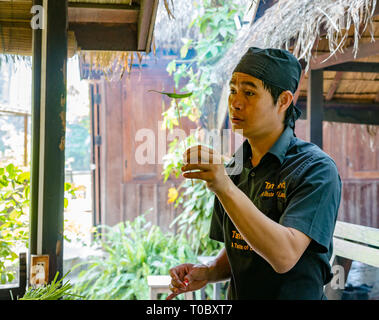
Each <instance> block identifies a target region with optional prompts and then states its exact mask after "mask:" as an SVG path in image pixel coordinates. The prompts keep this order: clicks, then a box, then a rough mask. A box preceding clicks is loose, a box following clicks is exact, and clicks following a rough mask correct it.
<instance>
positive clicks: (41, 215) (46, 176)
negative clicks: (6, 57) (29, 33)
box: [31, 0, 68, 282]
mask: <svg viewBox="0 0 379 320" xmlns="http://www.w3.org/2000/svg"><path fill="white" fill-rule="evenodd" d="M67 7H68V4H67V0H61V1H54V0H43V9H44V10H43V20H44V21H43V29H42V50H41V101H40V135H39V168H38V170H39V175H38V178H39V181H38V195H37V196H38V210H37V211H38V212H37V217H35V216H34V217H33V218H34V220H37V221H36V224H37V228H36V230H33V231H34V233H32V234H31V242H33V243H36V245H35V247H34V248H33V249H34V250H36V253H37V254H38V255H42V254H47V255H49V264H50V265H49V282H50V281H52V279H53V278H54V276H55V274H56V272H57V271H58V272H59V274H60V276H59V277H58V278H61V276H62V273H63V208H64V207H63V199H64V177H65V175H64V165H65V130H66V73H67V29H68V19H67ZM33 196H34V197H35V194H34V195H33ZM33 200H34V201H36V198H34V199H33Z"/></svg>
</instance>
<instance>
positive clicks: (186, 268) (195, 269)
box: [166, 263, 209, 300]
mask: <svg viewBox="0 0 379 320" xmlns="http://www.w3.org/2000/svg"><path fill="white" fill-rule="evenodd" d="M170 276H171V283H170V290H171V291H172V293H171V294H170V295H169V296H168V297H167V298H166V300H171V299H173V298H175V297H176V296H177V295H178V294H181V293H183V292H188V291H195V290H198V289H201V288H202V287H204V286H205V285H206V284H207V283H208V280H209V279H208V278H209V268H208V266H206V265H204V264H192V263H184V264H181V265H178V266H176V267H174V268H171V269H170Z"/></svg>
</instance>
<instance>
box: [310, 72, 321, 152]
mask: <svg viewBox="0 0 379 320" xmlns="http://www.w3.org/2000/svg"><path fill="white" fill-rule="evenodd" d="M322 87H323V71H322V70H310V71H309V73H308V95H307V121H308V133H307V138H308V139H309V141H310V142H312V143H314V144H316V145H318V146H319V147H320V148H322V120H323V117H324V115H323V88H322Z"/></svg>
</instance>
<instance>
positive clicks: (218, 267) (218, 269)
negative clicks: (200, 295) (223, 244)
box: [207, 248, 231, 283]
mask: <svg viewBox="0 0 379 320" xmlns="http://www.w3.org/2000/svg"><path fill="white" fill-rule="evenodd" d="M207 266H208V270H209V271H208V274H209V276H208V282H209V283H212V282H219V281H224V280H228V279H229V278H230V276H231V270H230V264H229V259H228V256H227V254H226V249H225V248H222V249H221V251H220V252H219V254H218V255H217V257H216V258H215V259H214V260H212V261H211V262H208V263H207Z"/></svg>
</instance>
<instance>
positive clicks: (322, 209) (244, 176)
mask: <svg viewBox="0 0 379 320" xmlns="http://www.w3.org/2000/svg"><path fill="white" fill-rule="evenodd" d="M240 148H243V149H242V150H243V164H239V163H238V161H236V160H235V158H233V159H232V161H230V162H229V164H228V165H227V166H226V167H227V168H228V170H232V171H233V170H234V172H235V173H238V174H233V172H232V173H230V174H229V176H230V178H231V179H232V180H233V182H234V184H235V185H236V186H237V187H238V188H239V189H241V190H242V191H243V192H244V193H245V194H246V195H247V196H248V197H249V198H250V199H251V200H252V201H253V203H254V205H255V206H256V207H257V208H258V209H259V210H260V211H261V212H263V213H264V214H265V215H266V216H268V217H269V218H271V219H272V220H274V221H276V222H278V223H280V224H282V225H283V226H286V227H291V228H294V229H297V230H299V231H301V232H303V233H305V234H306V235H308V236H309V237H310V238H311V239H312V241H311V243H310V245H309V246H308V248H307V249H306V250H305V252H304V254H303V255H302V256H301V258H300V259H299V261H298V262H297V264H296V265H295V266H294V267H293V268H292V269H291V270H290V271H288V272H287V273H284V274H279V273H276V272H275V271H274V269H273V268H272V267H271V265H270V264H269V263H268V262H266V260H264V259H263V258H262V257H261V256H259V255H258V254H257V253H255V252H254V251H253V250H252V249H251V248H250V246H249V245H248V244H247V243H246V242H245V241H244V239H243V238H242V236H241V234H240V233H239V231H238V230H237V228H236V227H235V226H234V225H233V223H232V221H231V220H230V218H229V216H228V214H227V213H226V212H225V210H224V208H223V207H222V205H221V203H220V201H219V200H218V198H217V197H215V203H214V209H213V215H212V221H211V227H210V238H211V239H213V240H217V241H222V242H224V243H225V247H226V252H227V255H228V258H229V263H230V266H231V270H232V276H231V281H230V286H229V292H228V298H229V299H322V298H324V296H323V286H324V285H325V284H326V283H328V282H329V281H330V280H331V278H332V273H331V267H330V264H329V260H330V257H331V254H332V250H333V248H332V236H333V232H334V227H335V223H336V219H337V212H338V207H339V203H340V199H341V180H340V177H339V175H338V171H337V167H336V164H335V163H334V161H333V160H332V159H331V158H330V157H329V156H328V155H327V154H326V153H325V152H323V151H322V150H321V149H320V148H319V147H317V146H316V145H314V144H312V143H308V142H305V141H303V140H301V139H298V138H297V137H295V135H294V133H293V130H292V128H290V127H286V129H285V130H284V131H283V133H282V135H281V136H280V137H279V139H278V140H277V141H276V143H275V144H274V145H273V146H272V148H271V149H270V150H269V151H268V152H267V153H266V154H265V155H264V157H263V158H262V159H261V161H260V163H259V164H258V165H257V166H256V167H252V164H251V161H250V159H251V148H250V144H249V142H248V140H247V139H246V140H245V142H244V143H243V145H242V146H241V147H240ZM239 151H241V149H239ZM237 153H238V151H237V152H236V154H237Z"/></svg>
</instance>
